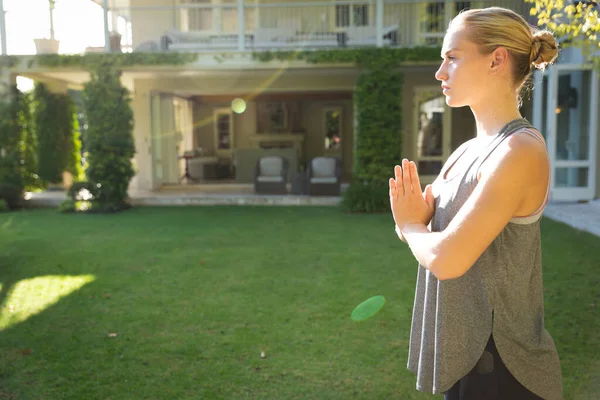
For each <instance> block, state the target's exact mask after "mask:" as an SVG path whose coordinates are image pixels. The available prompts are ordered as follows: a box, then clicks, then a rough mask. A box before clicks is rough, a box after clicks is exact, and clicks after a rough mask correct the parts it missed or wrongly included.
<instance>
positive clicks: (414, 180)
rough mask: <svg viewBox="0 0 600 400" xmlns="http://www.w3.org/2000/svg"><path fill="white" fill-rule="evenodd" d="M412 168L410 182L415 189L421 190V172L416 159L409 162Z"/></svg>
mask: <svg viewBox="0 0 600 400" xmlns="http://www.w3.org/2000/svg"><path fill="white" fill-rule="evenodd" d="M409 169H410V182H411V184H412V187H413V188H414V190H415V191H419V192H420V191H421V180H420V179H419V173H418V172H417V164H416V163H415V162H414V161H411V162H410V163H409Z"/></svg>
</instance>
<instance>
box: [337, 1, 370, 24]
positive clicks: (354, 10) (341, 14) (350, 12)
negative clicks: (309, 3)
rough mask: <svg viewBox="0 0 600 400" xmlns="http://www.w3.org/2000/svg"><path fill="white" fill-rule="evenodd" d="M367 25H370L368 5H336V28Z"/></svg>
mask: <svg viewBox="0 0 600 400" xmlns="http://www.w3.org/2000/svg"><path fill="white" fill-rule="evenodd" d="M367 25H369V5H368V4H366V3H365V4H336V6H335V26H336V27H337V28H343V27H348V26H367Z"/></svg>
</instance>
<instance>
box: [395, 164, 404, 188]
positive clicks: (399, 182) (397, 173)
mask: <svg viewBox="0 0 600 400" xmlns="http://www.w3.org/2000/svg"><path fill="white" fill-rule="evenodd" d="M394 176H395V177H396V179H395V181H394V183H395V184H396V192H397V194H398V196H403V195H404V185H403V184H402V168H401V167H400V166H399V165H396V166H395V167H394Z"/></svg>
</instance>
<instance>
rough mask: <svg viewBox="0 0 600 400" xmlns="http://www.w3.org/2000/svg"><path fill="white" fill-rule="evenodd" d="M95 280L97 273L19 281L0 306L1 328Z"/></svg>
mask: <svg viewBox="0 0 600 400" xmlns="http://www.w3.org/2000/svg"><path fill="white" fill-rule="evenodd" d="M95 279H96V277H95V276H94V275H79V276H66V275H49V276H38V277H35V278H31V279H23V280H21V281H19V282H17V283H16V284H15V285H14V287H12V289H11V290H10V292H9V293H8V294H7V296H6V299H5V301H4V304H2V307H1V308H0V331H3V330H4V329H6V328H8V327H10V326H11V325H14V324H17V323H20V322H23V321H25V320H27V319H28V318H29V317H32V316H34V315H36V314H39V313H41V312H42V311H44V310H45V309H47V308H48V307H50V306H52V305H54V304H56V303H58V301H59V300H60V299H61V298H62V297H65V296H68V295H69V294H71V293H73V292H75V291H76V290H79V289H81V288H82V287H83V286H84V285H86V284H88V283H90V282H92V281H94V280H95Z"/></svg>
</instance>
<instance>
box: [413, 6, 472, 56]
mask: <svg viewBox="0 0 600 400" xmlns="http://www.w3.org/2000/svg"><path fill="white" fill-rule="evenodd" d="M469 8H471V2H470V1H457V2H454V1H453V2H450V1H449V0H441V1H437V2H429V3H423V4H421V11H420V15H419V33H420V35H421V42H422V43H423V44H425V45H432V46H441V45H442V41H443V39H444V34H445V32H446V29H447V28H448V25H449V24H450V20H451V19H452V18H454V17H455V16H456V15H458V13H460V12H461V11H463V10H467V9H469Z"/></svg>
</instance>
